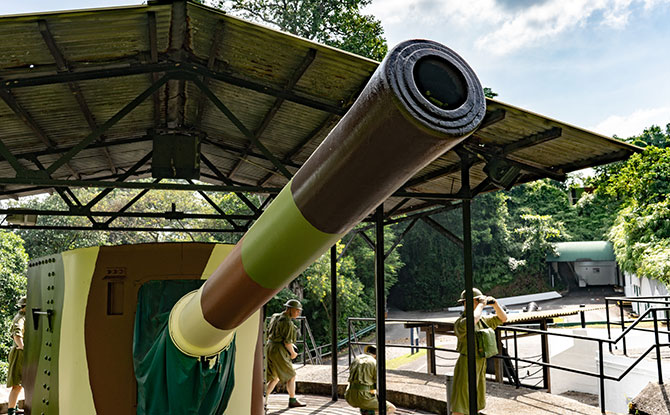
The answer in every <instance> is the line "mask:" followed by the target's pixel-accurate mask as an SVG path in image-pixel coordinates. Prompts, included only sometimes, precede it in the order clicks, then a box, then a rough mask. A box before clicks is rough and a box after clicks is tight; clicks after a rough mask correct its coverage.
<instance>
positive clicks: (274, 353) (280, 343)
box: [265, 299, 305, 408]
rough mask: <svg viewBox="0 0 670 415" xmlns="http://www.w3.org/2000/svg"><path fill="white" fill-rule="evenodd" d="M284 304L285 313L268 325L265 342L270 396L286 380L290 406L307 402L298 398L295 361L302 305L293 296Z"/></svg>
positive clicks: (299, 405)
mask: <svg viewBox="0 0 670 415" xmlns="http://www.w3.org/2000/svg"><path fill="white" fill-rule="evenodd" d="M284 307H286V308H285V309H284V311H283V312H281V313H275V314H273V315H272V318H271V319H270V325H269V327H268V341H267V343H266V344H265V356H266V367H265V380H266V382H267V389H266V392H267V393H266V397H269V396H270V394H271V393H272V391H273V390H274V388H275V386H277V383H279V382H280V381H281V382H285V383H286V390H287V391H288V396H289V402H288V406H289V408H296V407H301V406H305V404H304V403H302V402H300V401H299V400H298V399H297V398H296V397H295V370H294V369H293V364H292V363H291V360H292V359H295V358H296V357H298V354H297V353H296V349H297V348H296V347H295V341H296V337H297V334H298V328H297V327H296V325H295V324H294V323H293V321H292V320H293V319H295V318H298V317H299V316H300V313H301V312H302V304H300V301H298V300H296V299H292V300H288V301H287V302H286V304H284Z"/></svg>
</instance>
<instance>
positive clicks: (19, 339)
mask: <svg viewBox="0 0 670 415" xmlns="http://www.w3.org/2000/svg"><path fill="white" fill-rule="evenodd" d="M18 306H19V307H20V309H19V312H18V313H16V315H15V316H14V319H13V320H12V328H11V330H12V338H13V339H14V344H13V345H12V348H11V349H10V350H9V359H8V361H9V370H8V372H7V387H8V388H12V389H11V391H9V400H8V404H7V408H8V409H7V415H13V414H15V413H17V411H18V409H17V405H16V404H17V402H18V400H19V394H20V393H21V389H23V387H22V386H21V385H22V383H23V380H22V375H23V333H24V324H25V321H26V297H22V298H21V299H20V300H19V302H18Z"/></svg>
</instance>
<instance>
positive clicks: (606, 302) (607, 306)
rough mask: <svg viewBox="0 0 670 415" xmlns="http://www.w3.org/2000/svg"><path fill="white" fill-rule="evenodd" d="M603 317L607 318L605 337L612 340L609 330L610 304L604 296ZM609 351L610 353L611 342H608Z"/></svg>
mask: <svg viewBox="0 0 670 415" xmlns="http://www.w3.org/2000/svg"><path fill="white" fill-rule="evenodd" d="M605 318H606V319H607V338H608V339H609V340H612V333H611V331H610V305H609V300H608V299H607V298H605ZM609 348H610V353H612V343H610V344H609Z"/></svg>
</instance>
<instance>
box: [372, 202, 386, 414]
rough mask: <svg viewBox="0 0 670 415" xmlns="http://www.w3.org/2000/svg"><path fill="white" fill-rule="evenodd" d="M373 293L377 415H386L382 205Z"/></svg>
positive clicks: (377, 226)
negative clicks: (375, 327) (374, 295)
mask: <svg viewBox="0 0 670 415" xmlns="http://www.w3.org/2000/svg"><path fill="white" fill-rule="evenodd" d="M375 233H376V235H375V236H376V243H375V292H376V299H377V316H376V317H377V318H376V320H377V321H376V323H377V399H378V401H379V412H378V414H379V415H386V347H385V346H386V327H385V326H384V324H385V318H384V315H385V313H386V300H385V295H384V204H383V203H382V204H381V205H379V207H378V208H377V210H376V211H375Z"/></svg>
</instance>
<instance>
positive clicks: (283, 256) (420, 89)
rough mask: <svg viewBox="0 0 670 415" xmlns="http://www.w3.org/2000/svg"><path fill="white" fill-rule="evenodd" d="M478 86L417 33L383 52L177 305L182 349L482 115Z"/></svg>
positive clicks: (219, 330) (239, 313)
mask: <svg viewBox="0 0 670 415" xmlns="http://www.w3.org/2000/svg"><path fill="white" fill-rule="evenodd" d="M485 112H486V103H485V98H484V95H483V91H482V87H481V85H480V83H479V80H478V79H477V77H476V75H475V74H474V72H473V71H472V69H471V68H470V67H469V66H468V65H467V63H466V62H465V61H464V60H463V59H462V58H461V57H460V56H458V55H457V54H456V53H455V52H453V51H452V50H451V49H449V48H447V47H445V46H443V45H441V44H439V43H436V42H432V41H427V40H413V41H406V42H403V43H401V44H399V45H398V46H396V47H395V48H394V49H393V50H391V52H390V53H389V54H388V55H387V57H386V58H385V59H384V61H383V62H382V63H381V65H380V66H379V67H378V69H377V71H376V72H375V73H374V75H373V76H372V78H371V79H370V81H369V83H368V85H367V86H366V87H365V89H364V90H363V92H362V93H361V95H360V96H359V97H358V99H357V100H356V102H355V103H354V105H353V106H352V107H351V109H350V110H349V111H348V112H347V114H346V115H345V116H344V118H342V120H341V121H340V122H339V123H338V124H337V126H336V127H335V128H334V129H333V130H332V131H331V133H330V134H329V135H328V137H327V138H326V139H325V140H324V141H323V143H321V145H320V146H319V147H318V148H317V150H316V151H315V152H314V153H313V154H312V156H311V157H310V158H309V159H308V160H307V162H305V164H304V165H303V166H302V168H301V169H300V170H299V171H298V172H297V173H296V175H295V176H294V177H293V179H292V180H291V181H290V182H289V183H288V184H287V185H286V187H284V189H283V190H282V191H281V193H280V194H279V195H278V197H277V198H276V199H275V200H274V202H273V203H272V204H271V205H270V206H269V207H268V209H267V210H266V211H265V212H264V213H263V215H262V216H261V217H260V218H259V219H258V221H257V222H256V223H255V224H254V225H253V227H252V228H251V229H250V230H249V231H248V232H247V233H246V234H245V235H244V237H243V238H242V240H241V241H240V242H239V243H238V244H237V245H236V246H235V249H234V250H233V251H232V252H231V254H230V255H229V256H228V257H227V258H226V260H225V261H224V262H223V263H222V264H221V265H220V266H219V268H218V269H217V270H216V271H215V272H214V274H212V277H211V278H210V279H209V280H208V281H207V282H206V283H205V285H204V286H203V288H202V289H201V290H200V291H198V292H197V293H194V294H192V295H191V296H190V297H189V298H184V299H183V301H182V302H181V303H180V305H179V306H178V308H177V309H176V310H175V311H174V312H173V314H174V315H173V318H172V319H171V322H170V324H171V325H170V331H171V335H172V338H173V340H174V341H175V344H176V345H177V347H179V348H180V349H181V350H182V351H184V352H185V353H187V354H193V355H206V354H211V353H214V352H216V350H220V348H221V347H224V346H225V345H226V344H227V343H228V342H229V341H230V339H231V333H233V331H234V329H235V328H236V327H238V326H239V325H240V324H241V323H242V322H243V321H245V320H246V319H247V318H248V316H250V315H251V314H252V313H254V312H255V311H256V310H258V308H259V307H261V306H262V305H263V304H265V303H266V302H267V301H268V300H269V299H270V298H272V296H274V295H275V294H276V293H277V292H278V291H279V290H281V289H282V288H283V287H285V286H286V285H287V284H288V283H289V282H290V281H291V280H292V279H293V278H295V277H296V276H297V275H298V274H299V273H300V272H302V271H303V270H304V269H305V268H306V267H307V266H308V265H309V264H311V263H312V262H313V261H314V260H315V259H316V258H317V257H319V256H320V255H321V254H322V253H323V252H325V251H326V250H327V249H328V248H329V247H331V246H332V245H333V244H334V243H335V242H337V241H338V240H339V239H340V238H341V237H342V236H343V235H344V234H345V233H346V232H348V231H349V230H350V229H351V228H352V227H353V226H354V225H355V224H357V223H358V222H360V221H361V220H362V219H363V218H365V217H366V215H368V214H369V213H370V212H371V211H372V210H373V209H375V208H376V207H377V206H378V205H379V204H380V203H382V202H383V201H384V200H385V199H386V198H388V197H389V196H390V195H391V194H392V193H393V192H394V191H395V190H396V189H398V188H399V187H400V186H402V185H403V184H404V183H405V182H406V181H407V180H408V179H410V178H411V177H412V176H413V175H414V174H415V173H417V172H418V171H419V170H421V169H422V168H424V167H425V166H426V165H428V164H429V163H430V162H432V161H433V160H434V159H436V158H437V157H439V156H440V155H441V154H443V153H444V152H446V151H448V150H449V149H451V148H453V147H454V146H456V145H457V144H459V143H460V142H461V141H463V140H464V139H465V138H467V136H468V135H470V134H471V133H472V132H473V131H474V130H475V129H476V128H477V127H478V126H479V124H480V123H481V121H482V119H483V118H484V115H485Z"/></svg>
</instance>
